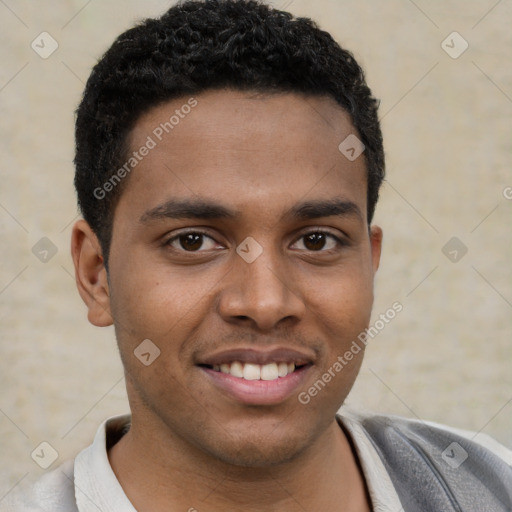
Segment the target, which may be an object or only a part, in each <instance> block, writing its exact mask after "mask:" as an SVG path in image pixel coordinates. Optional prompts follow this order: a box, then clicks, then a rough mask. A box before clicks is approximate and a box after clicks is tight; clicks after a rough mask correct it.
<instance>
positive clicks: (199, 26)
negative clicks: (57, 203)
mask: <svg viewBox="0 0 512 512" xmlns="http://www.w3.org/2000/svg"><path fill="white" fill-rule="evenodd" d="M220 88H231V89H236V90H247V91H255V92H297V93H303V94H306V95H312V96H330V97H332V98H334V99H335V100H336V102H337V103H338V104H339V105H341V107H343V108H344V109H345V110H346V111H347V112H348V113H349V114H350V116H351V119H352V123H353V125H354V126H355V128H356V129H357V131H358V132H359V135H360V137H361V139H362V142H363V143H364V145H365V153H364V155H365V158H366V166H367V182H368V193H367V194H368V211H367V214H368V222H369V223H370V222H371V220H372V217H373V213H374V210H375V205H376V202H377V199H378V195H379V188H380V185H381V183H382V180H383V179H384V150H383V145H382V134H381V130H380V124H379V120H378V115H377V108H378V102H377V100H376V99H375V98H374V97H373V96H372V93H371V91H370V89H369V88H368V86H367V85H366V82H365V78H364V73H363V71H362V69H361V68H360V66H359V65H358V64H357V62H356V61H355V59H354V57H353V56H352V54H351V53H350V52H348V51H346V50H344V49H342V48H341V47H340V46H339V45H338V44H337V43H336V42H335V41H334V39H333V38H332V37H331V35H330V34H328V33H327V32H325V31H322V30H320V29H319V28H318V26H317V25H316V24H315V23H314V22H313V21H311V20H310V19H307V18H295V17H293V16H292V15H291V14H290V13H288V12H284V11H280V10H276V9H274V8H272V7H270V6H268V5H266V4H263V3H261V2H259V1H256V0H187V1H183V2H180V3H179V4H177V5H175V6H173V7H171V8H170V9H169V10H168V11H167V12H166V13H165V14H164V15H162V16H161V17H160V18H156V19H147V20H145V21H143V22H142V23H140V24H139V25H137V26H135V27H134V28H132V29H130V30H127V31H126V32H124V33H123V34H121V35H120V36H119V37H118V38H117V39H116V40H115V41H114V43H113V44H112V46H111V47H110V49H109V50H108V51H107V52H106V53H105V54H104V55H103V57H102V58H101V60H100V61H99V62H98V63H97V64H96V65H95V67H94V68H93V70H92V73H91V75H90V77H89V80H88V81H87V85H86V87H85V91H84V94H83V98H82V101H81V103H80V105H79V107H78V109H77V117H76V130H75V137H76V154H75V167H76V173H75V187H76V190H77V194H78V205H79V208H80V210H81V212H82V215H83V216H84V218H85V220H86V221H87V222H88V223H89V225H90V226H91V228H92V229H93V231H94V232H95V233H96V235H97V236H98V238H99V241H100V243H101V246H102V249H103V253H104V258H105V261H106V260H107V259H108V252H109V247H110V238H111V234H112V222H113V216H114V210H115V207H116V204H117V202H118V199H119V197H120V194H121V192H122V186H121V185H122V183H120V184H119V185H120V186H115V187H111V190H109V193H108V194H107V193H105V192H104V190H103V189H102V188H101V187H102V186H103V185H104V184H105V183H106V182H108V180H109V179H111V178H112V176H113V175H114V173H115V172H116V171H117V170H118V169H119V167H120V166H122V165H123V162H125V161H126V155H127V152H128V147H127V146H128V139H129V134H130V132H131V130H132V129H133V127H134V125H135V123H136V122H137V120H138V118H139V117H140V116H141V115H142V114H143V113H145V112H146V111H147V110H149V109H150V108H152V107H154V106H156V105H158V104H160V103H162V102H165V101H169V100H172V99H175V98H179V97H182V96H184V95H192V94H198V93H200V92H202V91H205V90H208V89H220ZM340 142H341V141H340ZM98 191H101V194H100V193H99V192H98Z"/></svg>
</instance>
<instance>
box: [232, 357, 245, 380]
mask: <svg viewBox="0 0 512 512" xmlns="http://www.w3.org/2000/svg"><path fill="white" fill-rule="evenodd" d="M230 373H231V375H233V377H238V378H239V379H242V378H243V376H244V365H243V364H242V363H240V362H239V361H235V362H234V363H231V371H230Z"/></svg>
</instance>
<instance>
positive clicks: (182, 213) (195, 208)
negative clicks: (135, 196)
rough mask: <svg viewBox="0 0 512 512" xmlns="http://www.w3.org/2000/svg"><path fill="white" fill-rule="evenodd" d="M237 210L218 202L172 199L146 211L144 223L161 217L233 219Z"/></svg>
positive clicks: (143, 218)
mask: <svg viewBox="0 0 512 512" xmlns="http://www.w3.org/2000/svg"><path fill="white" fill-rule="evenodd" d="M234 217H236V212H235V211H233V210H230V209H228V208H226V207H225V206H222V205H220V204H217V203H213V202H210V201H205V200H202V199H199V200H194V201H192V200H179V199H170V200H168V201H166V202H165V203H163V204H160V205H158V206H156V207H155V208H152V209H151V210H148V211H147V212H145V213H144V214H143V215H142V216H141V218H140V219H139V221H140V222H142V223H143V224H145V223H147V222H151V221H153V220H160V219H232V218H234Z"/></svg>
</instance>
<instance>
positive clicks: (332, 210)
mask: <svg viewBox="0 0 512 512" xmlns="http://www.w3.org/2000/svg"><path fill="white" fill-rule="evenodd" d="M286 216H287V217H288V216H291V217H297V218H299V219H303V220H309V219H318V218H321V217H334V216H354V217H358V218H359V219H360V220H363V214H362V212H361V209H360V208H359V206H358V205H357V204H356V203H354V202H352V201H348V200H344V199H331V200H327V201H322V200H319V201H306V202H304V203H301V204H298V205H296V206H294V207H293V208H292V209H291V210H289V212H288V213H287V214H286Z"/></svg>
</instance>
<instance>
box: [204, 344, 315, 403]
mask: <svg viewBox="0 0 512 512" xmlns="http://www.w3.org/2000/svg"><path fill="white" fill-rule="evenodd" d="M313 364H314V355H313V354H309V353H302V352H298V351H296V350H289V349H275V350H270V351H266V352H261V351H257V350H254V349H248V350H243V349H238V350H231V351H224V352H221V353H218V354H215V355H213V356H210V357H207V358H205V359H204V360H203V361H201V362H200V363H199V364H197V366H198V367H199V368H200V369H201V370H202V371H203V372H204V374H205V375H206V376H207V377H208V379H209V381H210V383H212V384H213V385H214V386H215V387H216V388H217V389H218V390H219V391H221V392H222V393H223V394H224V395H227V396H229V397H230V398H231V399H234V400H235V401H236V402H239V403H240V402H241V403H243V404H246V405H275V404H278V403H280V402H283V401H285V400H286V399H288V398H289V397H290V396H291V395H293V394H294V393H297V392H298V390H299V388H300V387H302V385H303V383H304V380H305V378H306V374H307V373H308V370H309V369H310V368H311V367H312V366H313Z"/></svg>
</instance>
